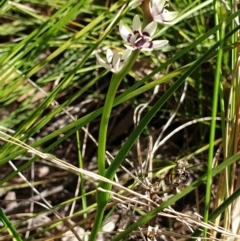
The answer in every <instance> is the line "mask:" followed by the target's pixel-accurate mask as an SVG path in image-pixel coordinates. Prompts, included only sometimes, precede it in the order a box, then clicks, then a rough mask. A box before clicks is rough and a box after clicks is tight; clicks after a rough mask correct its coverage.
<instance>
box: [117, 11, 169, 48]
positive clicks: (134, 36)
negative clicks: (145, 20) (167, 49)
mask: <svg viewBox="0 0 240 241" xmlns="http://www.w3.org/2000/svg"><path fill="white" fill-rule="evenodd" d="M156 28H157V23H156V22H151V23H149V24H148V25H147V26H146V27H145V28H144V29H143V31H142V26H141V21H140V18H139V16H138V15H135V17H134V18H133V24H132V30H131V29H130V28H129V27H128V26H125V25H124V24H122V23H120V25H119V31H120V35H121V36H122V38H123V39H124V40H125V41H126V42H128V43H129V44H130V45H125V47H126V48H128V49H131V50H136V49H140V50H145V51H152V50H153V49H160V48H161V47H163V46H165V45H166V44H167V43H168V41H167V40H154V41H152V35H153V34H154V32H155V30H156Z"/></svg>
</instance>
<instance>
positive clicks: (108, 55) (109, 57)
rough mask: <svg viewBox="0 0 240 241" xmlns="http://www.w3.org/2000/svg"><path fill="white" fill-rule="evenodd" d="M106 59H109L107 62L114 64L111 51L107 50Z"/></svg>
mask: <svg viewBox="0 0 240 241" xmlns="http://www.w3.org/2000/svg"><path fill="white" fill-rule="evenodd" d="M106 58H107V62H108V63H111V62H112V59H113V52H112V50H111V49H107V53H106Z"/></svg>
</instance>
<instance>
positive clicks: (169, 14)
mask: <svg viewBox="0 0 240 241" xmlns="http://www.w3.org/2000/svg"><path fill="white" fill-rule="evenodd" d="M177 15H178V12H168V11H167V12H164V13H163V14H162V16H163V21H164V22H165V21H166V22H170V21H172V20H173V19H174V18H176V17H177Z"/></svg>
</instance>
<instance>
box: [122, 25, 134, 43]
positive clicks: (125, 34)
mask: <svg viewBox="0 0 240 241" xmlns="http://www.w3.org/2000/svg"><path fill="white" fill-rule="evenodd" d="M119 32H120V35H121V37H122V39H123V40H125V41H127V42H129V37H131V36H133V32H132V30H131V29H130V28H129V27H128V26H126V25H124V24H123V23H120V24H119Z"/></svg>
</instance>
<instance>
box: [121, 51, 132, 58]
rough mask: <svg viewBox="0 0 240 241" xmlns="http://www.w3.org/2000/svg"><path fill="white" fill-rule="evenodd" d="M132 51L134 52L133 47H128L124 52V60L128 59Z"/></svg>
mask: <svg viewBox="0 0 240 241" xmlns="http://www.w3.org/2000/svg"><path fill="white" fill-rule="evenodd" d="M131 53H132V50H131V49H126V50H125V52H124V54H123V57H122V60H123V61H126V60H127V59H128V58H129V56H130V55H131Z"/></svg>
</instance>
